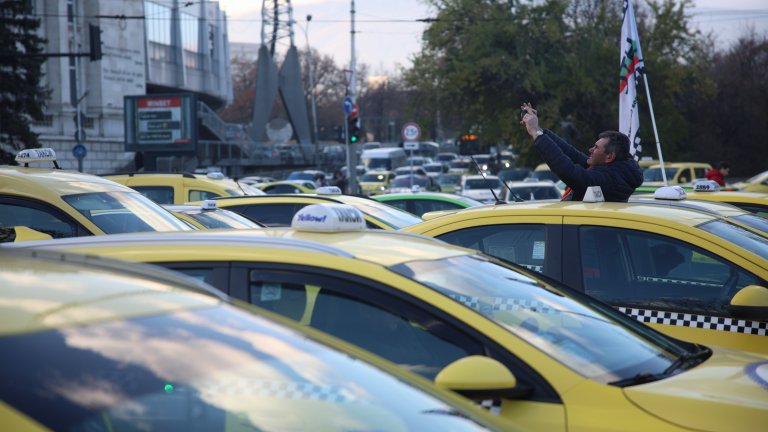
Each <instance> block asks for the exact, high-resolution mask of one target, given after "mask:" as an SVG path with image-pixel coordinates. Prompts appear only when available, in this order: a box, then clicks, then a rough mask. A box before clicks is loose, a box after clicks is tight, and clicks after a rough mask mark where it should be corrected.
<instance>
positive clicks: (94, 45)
mask: <svg viewBox="0 0 768 432" xmlns="http://www.w3.org/2000/svg"><path fill="white" fill-rule="evenodd" d="M88 47H89V48H90V49H91V51H90V53H88V58H90V59H91V61H96V60H101V27H99V26H97V25H93V24H88Z"/></svg>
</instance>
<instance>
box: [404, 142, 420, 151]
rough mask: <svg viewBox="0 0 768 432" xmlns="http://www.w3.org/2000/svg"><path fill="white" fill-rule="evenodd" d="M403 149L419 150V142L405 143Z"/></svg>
mask: <svg viewBox="0 0 768 432" xmlns="http://www.w3.org/2000/svg"><path fill="white" fill-rule="evenodd" d="M403 148H404V149H405V150H418V149H419V142H418V141H406V142H404V143H403Z"/></svg>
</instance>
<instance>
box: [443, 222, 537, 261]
mask: <svg viewBox="0 0 768 432" xmlns="http://www.w3.org/2000/svg"><path fill="white" fill-rule="evenodd" d="M437 238H439V239H440V240H443V241H445V242H448V243H451V244H454V245H458V246H464V247H468V248H472V249H478V250H481V251H483V252H485V253H487V254H488V255H492V256H495V257H498V258H501V259H503V260H505V261H509V262H513V263H516V264H519V265H522V266H524V267H527V268H529V269H531V270H534V271H538V272H540V273H544V258H545V253H546V244H547V242H546V240H547V239H546V228H545V226H544V225H535V224H511V225H487V226H478V227H474V228H466V229H463V230H457V231H453V232H450V233H446V234H442V235H439V236H437Z"/></svg>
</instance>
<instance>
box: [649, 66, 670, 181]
mask: <svg viewBox="0 0 768 432" xmlns="http://www.w3.org/2000/svg"><path fill="white" fill-rule="evenodd" d="M643 83H644V84H645V95H646V96H647V97H648V109H650V111H651V124H652V125H653V135H654V137H656V151H657V152H658V153H659V164H660V165H661V178H662V179H663V180H664V186H669V183H667V173H666V171H665V170H664V157H662V156H661V141H660V140H659V131H657V130H656V116H655V115H654V114H653V102H652V101H651V90H650V88H648V77H647V76H646V75H645V74H643Z"/></svg>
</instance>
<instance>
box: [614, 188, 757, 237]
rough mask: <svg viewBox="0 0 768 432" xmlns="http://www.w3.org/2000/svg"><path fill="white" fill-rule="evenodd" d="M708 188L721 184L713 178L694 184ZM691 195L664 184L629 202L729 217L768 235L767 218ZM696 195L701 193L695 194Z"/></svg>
mask: <svg viewBox="0 0 768 432" xmlns="http://www.w3.org/2000/svg"><path fill="white" fill-rule="evenodd" d="M701 186H703V187H701ZM706 188H712V189H717V188H719V185H718V184H717V183H716V182H714V181H712V180H704V181H699V182H696V184H695V185H694V190H705V189H706ZM690 195H691V193H690V192H686V191H685V190H684V189H683V188H682V187H680V186H662V187H660V188H659V189H657V190H656V191H655V192H654V193H653V195H651V194H639V195H633V196H632V197H631V198H630V199H629V202H631V203H632V202H641V203H655V204H658V205H666V206H677V207H683V208H690V209H693V210H698V211H703V212H707V213H710V214H713V215H715V216H719V217H723V218H728V220H729V221H730V222H733V223H734V224H736V225H739V226H742V227H744V228H747V229H749V230H752V231H755V232H757V233H759V234H761V235H763V236H768V219H767V218H765V217H763V216H760V215H758V214H756V213H753V212H751V211H749V210H748V209H743V208H740V207H737V206H735V205H733V204H729V203H727V202H723V201H715V200H703V199H696V198H690ZM726 195H727V194H726ZM694 196H700V195H699V194H694ZM764 199H765V202H766V205H768V195H766V196H765V197H764Z"/></svg>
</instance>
